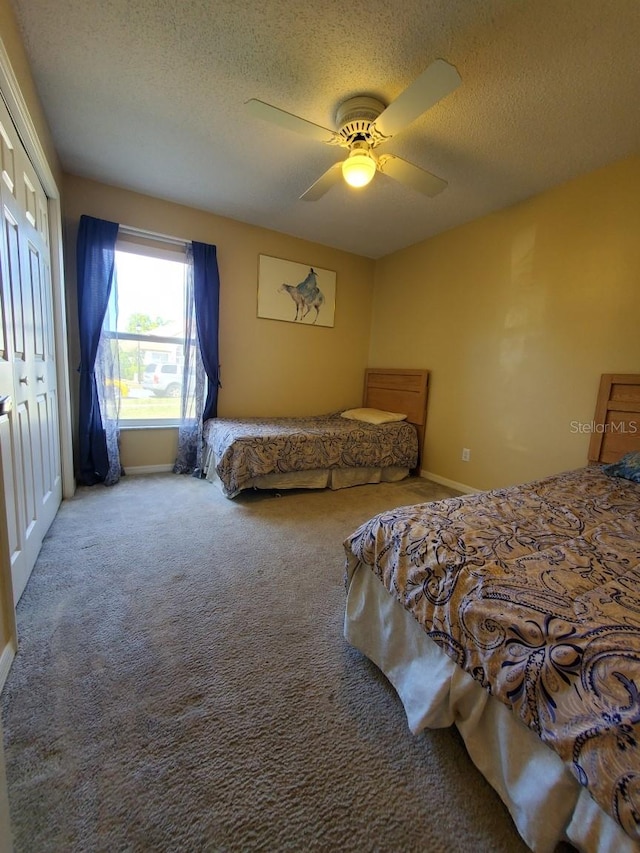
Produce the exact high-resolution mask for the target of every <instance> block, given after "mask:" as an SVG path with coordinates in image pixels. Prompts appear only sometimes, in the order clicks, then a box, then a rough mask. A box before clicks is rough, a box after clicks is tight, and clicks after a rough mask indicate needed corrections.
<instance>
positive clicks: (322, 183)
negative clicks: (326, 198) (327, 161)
mask: <svg viewBox="0 0 640 853" xmlns="http://www.w3.org/2000/svg"><path fill="white" fill-rule="evenodd" d="M341 176H342V160H340V161H339V162H338V163H334V164H333V166H330V167H329V168H328V169H327V171H326V172H325V173H324V175H321V176H320V177H319V178H318V180H317V181H316V182H315V184H311V186H310V187H309V189H308V190H307V191H306V192H305V193H302V195H301V196H300V198H301V199H304V201H317V200H318V199H319V198H322V196H323V195H324V194H325V193H326V192H329V190H330V189H331V187H333V186H335V184H337V183H338V181H339V180H340V178H341Z"/></svg>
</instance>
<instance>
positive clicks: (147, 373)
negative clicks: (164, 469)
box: [105, 250, 185, 421]
mask: <svg viewBox="0 0 640 853" xmlns="http://www.w3.org/2000/svg"><path fill="white" fill-rule="evenodd" d="M116 281H117V309H116V306H115V303H114V304H113V305H111V306H110V307H109V310H108V312H107V318H106V320H105V330H106V331H109V332H115V333H116V334H117V349H118V356H119V362H120V376H119V378H116V379H114V384H115V385H116V388H115V390H116V393H117V395H118V397H119V399H120V420H121V421H143V420H144V421H150V420H171V421H177V420H179V418H180V396H181V392H182V373H183V366H184V328H185V317H184V301H185V300H184V296H185V263H184V262H181V261H179V260H176V261H173V260H165V259H163V258H156V257H150V256H147V255H140V254H134V253H133V252H126V251H119V250H118V251H116Z"/></svg>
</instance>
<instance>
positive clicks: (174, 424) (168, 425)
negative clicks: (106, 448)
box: [118, 421, 180, 432]
mask: <svg viewBox="0 0 640 853" xmlns="http://www.w3.org/2000/svg"><path fill="white" fill-rule="evenodd" d="M179 427H180V424H179V422H178V421H141V422H140V423H133V422H130V423H122V421H121V422H120V423H119V424H118V429H119V430H120V431H121V432H125V431H126V432H128V431H130V430H131V431H133V430H141V429H145V430H146V429H178V428H179Z"/></svg>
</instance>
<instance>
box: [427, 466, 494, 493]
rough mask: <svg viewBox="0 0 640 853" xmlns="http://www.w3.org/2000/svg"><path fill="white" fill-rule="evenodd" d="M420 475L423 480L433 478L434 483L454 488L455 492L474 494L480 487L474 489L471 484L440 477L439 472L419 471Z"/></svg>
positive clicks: (479, 490)
mask: <svg viewBox="0 0 640 853" xmlns="http://www.w3.org/2000/svg"><path fill="white" fill-rule="evenodd" d="M420 476H421V477H424V478H425V480H433V482H434V483H439V484H440V485H441V486H448V487H449V488H450V489H455V490H456V492H462V493H463V494H465V495H476V494H478V492H481V491H482V489H474V488H473V487H472V486H467V485H466V483H458V482H456V481H455V480H449V479H447V477H441V476H440V475H439V474H432V473H431V471H420Z"/></svg>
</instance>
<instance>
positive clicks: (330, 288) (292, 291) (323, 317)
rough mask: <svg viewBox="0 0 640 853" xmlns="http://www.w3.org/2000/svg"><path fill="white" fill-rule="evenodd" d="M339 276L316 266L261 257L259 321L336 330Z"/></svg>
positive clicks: (259, 257)
mask: <svg viewBox="0 0 640 853" xmlns="http://www.w3.org/2000/svg"><path fill="white" fill-rule="evenodd" d="M335 303H336V273H335V272H334V271H333V270H327V269H322V268H321V267H317V266H315V265H313V264H301V263H297V262H296V261H287V260H284V259H283V258H274V257H271V256H270V255H259V256H258V317H260V318H262V319H266V320H283V321H284V322H287V323H297V324H298V325H305V326H326V327H333V325H334V320H335Z"/></svg>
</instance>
